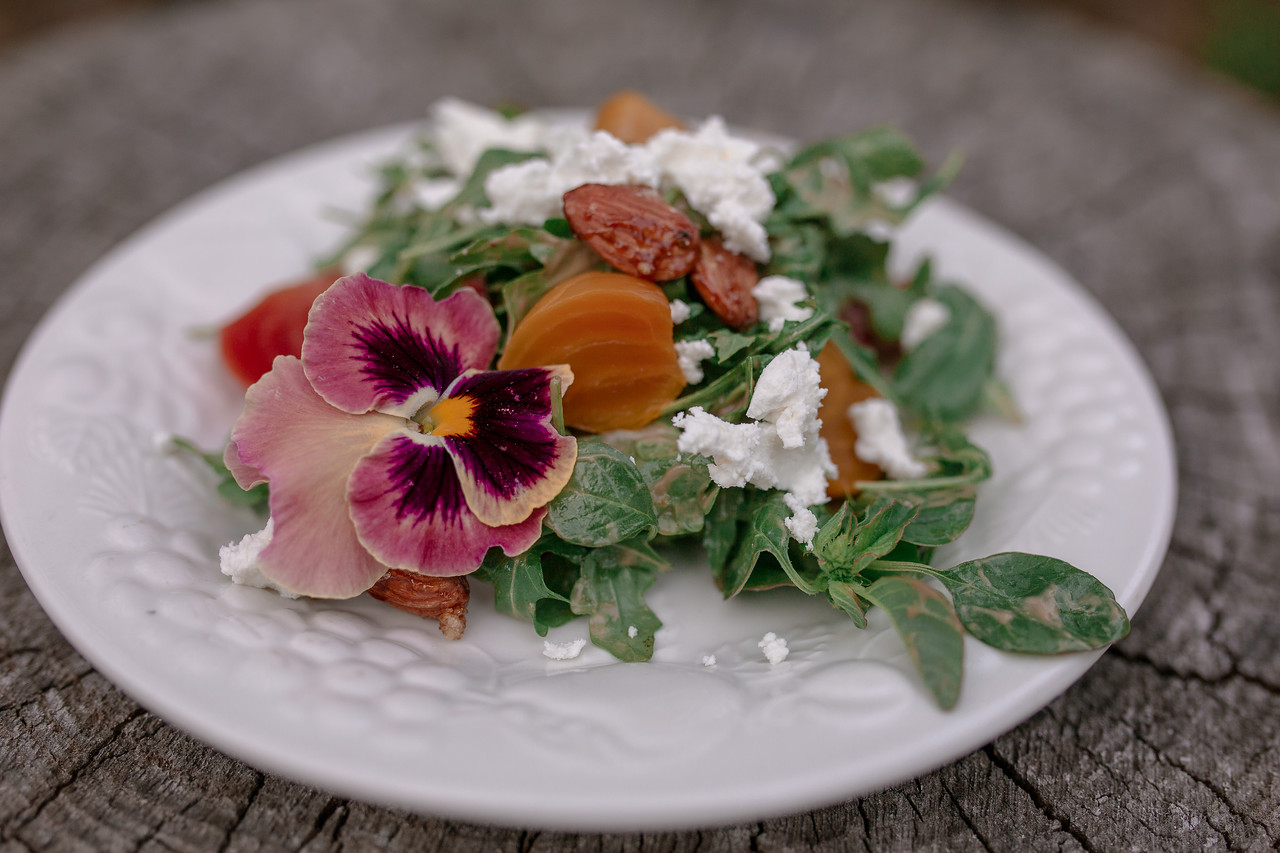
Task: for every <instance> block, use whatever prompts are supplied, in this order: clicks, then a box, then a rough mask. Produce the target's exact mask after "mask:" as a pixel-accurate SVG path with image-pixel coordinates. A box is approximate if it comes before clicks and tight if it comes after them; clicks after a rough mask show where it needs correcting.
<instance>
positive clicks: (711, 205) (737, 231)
mask: <svg viewBox="0 0 1280 853" xmlns="http://www.w3.org/2000/svg"><path fill="white" fill-rule="evenodd" d="M645 147H646V148H647V149H648V150H649V151H650V152H651V153H652V154H653V156H654V158H655V159H656V160H657V161H658V163H659V164H661V167H662V176H663V184H664V186H673V187H676V188H678V189H679V190H680V191H681V192H682V193H684V197H685V198H686V199H688V200H689V204H690V205H692V206H693V209H694V210H696V211H698V212H699V213H701V214H702V215H704V216H706V217H707V221H708V222H710V223H711V224H712V225H714V226H715V227H716V229H717V230H718V231H719V232H720V236H721V237H723V238H724V245H725V248H726V249H728V250H729V251H731V252H741V253H742V254H744V255H746V256H747V257H749V258H752V259H753V260H757V261H760V262H761V263H763V262H765V261H767V260H769V235H768V234H767V233H765V230H764V225H763V224H761V223H763V222H764V220H765V218H766V217H767V216H768V215H769V212H770V211H771V210H773V204H774V201H775V199H774V197H773V190H772V188H770V186H769V181H768V180H767V179H766V178H765V173H764V171H763V170H762V169H761V168H760V165H759V164H758V162H757V155H758V154H759V153H760V146H759V145H757V144H756V143H754V142H751V141H749V140H746V139H739V138H737V137H734V136H731V135H730V134H729V132H728V131H727V130H726V129H725V126H724V120H723V119H721V118H720V117H718V116H713V117H712V118H710V119H708V120H707V121H706V122H704V123H703V124H702V126H701V127H699V128H698V129H697V130H696V131H694V132H693V133H688V132H687V131H683V130H676V129H673V128H668V129H666V130H661V131H659V132H658V133H656V134H654V136H653V138H652V139H650V140H649V141H648V142H647V143H646V145H645Z"/></svg>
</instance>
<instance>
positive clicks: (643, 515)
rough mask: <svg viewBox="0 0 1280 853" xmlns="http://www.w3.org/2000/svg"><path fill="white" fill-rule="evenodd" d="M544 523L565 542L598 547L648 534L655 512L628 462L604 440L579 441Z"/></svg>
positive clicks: (653, 526)
mask: <svg viewBox="0 0 1280 853" xmlns="http://www.w3.org/2000/svg"><path fill="white" fill-rule="evenodd" d="M546 523H547V526H548V527H550V528H551V529H552V530H554V531H555V532H556V534H557V535H558V536H559V537H560V538H561V539H563V540H565V541H566V542H571V543H573V544H575V545H584V546H587V547H590V548H599V547H601V546H604V545H613V544H614V543H617V542H621V541H622V540H624V539H630V538H632V537H633V536H638V535H644V536H646V537H651V536H652V535H653V534H654V533H655V532H656V531H657V525H658V516H657V513H656V512H655V510H654V508H653V499H652V498H651V497H650V496H649V489H648V486H647V484H646V483H645V481H644V479H643V478H642V477H641V476H640V472H639V471H638V470H636V466H635V465H633V464H632V463H631V460H629V459H628V458H627V457H626V456H625V455H623V454H622V453H621V452H620V451H618V450H615V449H614V448H612V447H610V446H609V445H607V444H605V443H604V442H601V441H579V442H578V461H577V463H576V464H575V465H574V466H573V476H572V477H571V478H570V479H569V482H568V484H566V485H565V487H564V489H563V490H562V491H561V492H560V494H559V495H557V496H556V497H555V499H554V500H552V501H551V503H550V505H549V508H548V512H547V522H546Z"/></svg>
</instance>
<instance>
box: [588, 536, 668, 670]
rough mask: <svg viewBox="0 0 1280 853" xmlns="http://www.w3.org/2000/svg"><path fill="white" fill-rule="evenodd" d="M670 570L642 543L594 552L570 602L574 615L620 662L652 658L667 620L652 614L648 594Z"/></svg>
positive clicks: (598, 643)
mask: <svg viewBox="0 0 1280 853" xmlns="http://www.w3.org/2000/svg"><path fill="white" fill-rule="evenodd" d="M669 567H670V566H669V564H668V563H667V562H666V561H665V560H664V559H662V558H661V557H660V556H658V554H657V553H656V552H655V551H654V550H653V549H652V548H651V547H650V546H649V545H648V543H646V542H645V541H643V540H631V541H629V542H624V543H620V544H617V545H610V546H607V547H604V548H597V549H594V550H592V551H591V552H590V553H589V554H588V555H587V557H586V559H585V560H583V562H582V576H581V577H580V578H579V579H578V581H577V583H575V584H574V586H573V593H572V595H571V596H570V606H571V607H572V608H573V612H574V613H576V614H578V615H580V616H587V617H588V622H587V624H588V630H589V632H590V634H591V642H592V643H594V644H595V645H597V646H599V647H600V648H602V649H604V650H605V651H607V652H609V653H610V654H612V655H613V656H614V657H616V658H618V659H619V660H623V661H646V660H648V659H649V658H651V657H652V656H653V635H654V634H655V633H656V632H657V630H658V629H659V628H661V627H662V620H660V619H659V618H658V617H657V615H656V614H655V613H654V612H653V611H652V610H651V609H649V605H648V604H647V603H645V600H644V593H645V592H646V591H647V590H648V589H649V587H650V586H652V585H653V581H654V578H655V576H656V573H657V572H658V571H664V570H665V569H667V568H669ZM633 629H634V633H635V636H631V635H632V633H633Z"/></svg>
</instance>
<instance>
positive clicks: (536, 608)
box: [472, 534, 585, 637]
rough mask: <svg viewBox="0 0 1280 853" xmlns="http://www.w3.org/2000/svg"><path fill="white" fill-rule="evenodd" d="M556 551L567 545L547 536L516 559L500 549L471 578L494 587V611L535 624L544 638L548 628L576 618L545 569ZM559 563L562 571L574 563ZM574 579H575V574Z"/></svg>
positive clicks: (578, 556)
mask: <svg viewBox="0 0 1280 853" xmlns="http://www.w3.org/2000/svg"><path fill="white" fill-rule="evenodd" d="M557 550H559V551H562V552H563V551H564V544H563V543H559V542H556V541H555V538H554V537H552V536H548V535H546V534H544V535H543V537H542V538H541V539H539V540H538V541H537V542H535V543H534V545H533V547H532V548H530V549H529V550H528V551H525V552H524V553H523V554H518V555H517V556H515V557H508V556H506V555H505V554H503V553H502V550H501V549H499V548H493V549H490V551H489V553H488V554H487V555H486V556H485V561H484V563H483V564H481V566H480V568H479V569H478V570H477V571H476V572H475V573H474V574H473V575H472V577H474V578H475V579H476V580H480V581H484V582H485V583H488V584H492V585H493V592H494V602H493V606H494V609H495V610H497V611H498V612H499V613H504V614H506V615H508V616H514V617H515V618H517V619H522V620H524V621H525V622H532V623H533V626H534V628H535V630H537V632H538V634H539V635H540V636H544V637H545V636H546V634H547V629H548V628H553V627H556V626H557V625H562V624H564V623H565V622H567V621H568V620H569V619H571V618H572V616H573V614H572V613H570V612H569V610H568V606H569V598H568V597H567V596H566V595H564V594H562V593H560V592H557V591H556V590H555V589H552V587H551V585H550V584H548V574H552V572H547V571H546V570H544V567H543V559H544V557H547V556H549V555H554V554H555V552H556V551H557ZM573 553H574V557H575V558H576V559H578V560H580V559H582V555H583V554H584V553H585V552H583V551H582V550H581V549H576V551H575V552H573ZM562 556H563V555H562ZM549 562H551V561H550V560H549ZM557 562H558V563H559V564H560V565H559V568H561V569H563V568H564V567H565V564H566V563H568V564H570V565H571V564H572V559H571V560H561V561H557ZM573 576H574V578H576V571H575V572H574V573H573ZM564 580H565V579H564V578H563V576H562V577H561V582H560V583H558V584H556V585H557V586H561V585H562V584H563V583H564ZM569 583H570V584H571V583H572V579H569ZM548 604H552V605H554V604H560V605H561V607H559V608H556V607H554V606H553V607H550V608H548V607H547V605H548ZM566 616H567V617H568V618H565V617H566Z"/></svg>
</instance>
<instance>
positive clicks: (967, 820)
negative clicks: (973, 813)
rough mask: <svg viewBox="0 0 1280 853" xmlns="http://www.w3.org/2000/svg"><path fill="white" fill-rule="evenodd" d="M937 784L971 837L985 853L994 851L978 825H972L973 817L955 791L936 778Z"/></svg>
mask: <svg viewBox="0 0 1280 853" xmlns="http://www.w3.org/2000/svg"><path fill="white" fill-rule="evenodd" d="M938 784H940V785H941V786H942V790H944V791H946V792H947V797H949V798H950V800H951V805H953V806H954V807H955V810H956V813H957V814H958V815H960V820H962V821H963V822H964V825H965V826H967V827H968V828H969V832H971V833H973V837H974V838H976V839H978V843H979V844H981V845H982V849H983V850H986V851H987V853H995V851H994V849H993V848H992V847H991V843H990V842H989V841H987V837H986V836H985V835H983V834H982V832H980V831H979V830H978V827H977V826H975V825H974V822H973V819H972V818H971V817H969V813H968V812H967V811H965V809H964V807H962V806H961V805H960V800H959V798H957V797H956V794H955V791H952V790H951V786H950V785H948V784H947V783H946V781H944V780H942V779H939V780H938Z"/></svg>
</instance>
